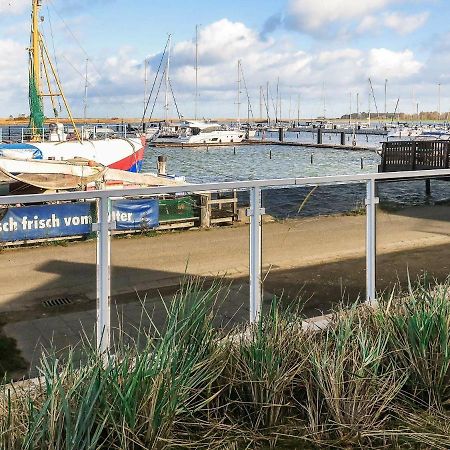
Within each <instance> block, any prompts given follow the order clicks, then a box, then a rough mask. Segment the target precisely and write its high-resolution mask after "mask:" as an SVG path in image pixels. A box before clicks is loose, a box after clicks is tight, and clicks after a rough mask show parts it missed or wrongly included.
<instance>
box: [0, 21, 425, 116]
mask: <svg viewBox="0 0 450 450" xmlns="http://www.w3.org/2000/svg"><path fill="white" fill-rule="evenodd" d="M25 46H26V45H25V44H19V43H17V42H15V41H13V40H4V41H1V40H0V54H2V55H3V56H4V57H3V58H2V59H1V60H0V98H2V102H1V103H0V116H7V115H9V114H10V113H15V112H25V110H26V109H24V106H25V107H26V102H27V99H28V95H27V61H26V51H25ZM58 51H59V52H61V53H58V60H59V63H58V65H59V70H60V74H61V79H62V82H63V87H64V88H65V92H66V94H67V96H68V97H69V99H70V103H71V105H72V108H73V112H74V114H75V115H81V114H82V99H83V86H84V77H83V73H84V57H85V56H84V55H83V54H82V53H81V51H80V50H79V49H75V48H74V47H66V48H58ZM62 53H64V54H65V57H64V58H63V57H62V56H61V54H62ZM194 56H195V46H194V43H193V42H192V40H186V41H182V42H178V43H176V44H174V46H173V51H172V58H171V71H170V78H171V80H172V85H173V89H174V91H175V95H176V98H177V102H178V106H179V108H180V111H181V113H182V114H183V115H185V116H189V115H192V114H193V110H194V85H195V72H194ZM160 57H161V54H157V55H153V56H152V59H153V66H157V64H158V63H159V59H160ZM238 59H241V60H242V64H243V68H244V74H245V78H246V83H247V86H248V89H249V93H250V96H251V97H252V102H253V111H254V112H255V113H257V112H259V86H264V87H265V85H266V82H267V81H269V82H270V89H271V93H272V96H275V84H276V82H277V78H278V77H279V79H280V91H281V95H282V98H283V101H284V102H285V106H284V110H286V112H287V110H288V108H287V104H288V102H289V97H290V96H292V98H293V99H296V97H297V95H298V94H300V95H301V98H302V100H301V101H302V111H304V112H303V113H304V114H307V115H308V114H309V115H317V114H318V113H320V111H321V109H322V105H321V101H320V96H321V94H320V93H321V90H322V83H325V85H326V90H327V92H328V93H331V92H333V96H331V95H329V96H328V100H327V111H328V112H329V114H336V115H340V114H342V113H343V112H344V111H346V109H347V102H348V92H349V91H351V90H353V92H356V90H357V89H358V90H359V91H360V92H365V91H367V77H368V76H372V77H373V81H374V84H375V83H376V81H377V80H378V81H379V80H384V78H389V80H390V82H391V80H392V83H390V86H391V87H392V89H393V88H394V84H395V80H398V83H399V85H400V84H401V85H404V86H405V87H406V86H408V80H407V78H408V77H411V76H413V75H415V74H418V73H419V72H420V71H421V69H422V64H421V63H420V62H419V61H417V59H416V57H415V55H414V54H413V52H412V51H410V50H405V51H401V52H394V51H391V50H389V49H385V48H377V49H372V50H362V49H357V48H354V47H351V46H348V47H345V48H330V49H327V50H324V51H320V50H319V51H317V50H315V51H305V50H301V49H299V48H298V47H297V46H294V45H293V44H292V43H291V42H290V41H288V40H277V41H274V40H273V39H272V38H267V39H266V38H263V37H261V36H260V35H259V34H258V33H257V32H255V31H254V30H252V29H251V28H249V27H247V26H246V25H245V24H243V23H241V22H231V21H229V20H227V19H222V20H219V21H217V22H214V23H212V24H210V25H207V26H204V27H202V28H201V31H200V35H199V64H200V67H199V92H200V104H199V113H200V114H201V115H205V116H214V115H216V116H222V117H223V116H224V115H225V116H227V115H228V116H232V115H233V114H234V113H235V109H236V106H235V101H236V87H237V85H236V80H237V60H238ZM67 60H70V61H71V62H72V64H73V65H74V66H75V69H76V70H74V68H72V67H70V64H69V63H68V61H67ZM93 61H94V63H95V66H96V67H97V68H98V72H97V71H96V70H94V67H93V66H92V65H90V68H89V82H90V86H89V89H88V99H89V101H88V103H89V107H88V112H89V114H91V115H97V116H127V115H128V116H139V114H140V113H141V111H142V104H143V93H144V80H143V78H144V70H143V63H142V61H140V60H139V59H138V58H136V57H135V50H134V49H133V48H125V47H124V48H122V49H118V50H117V51H115V52H114V53H110V54H106V55H104V54H102V55H101V56H100V57H97V58H95V57H93ZM420 73H421V74H422V72H420ZM148 77H149V80H150V81H149V84H150V85H151V83H152V81H153V77H154V72H153V71H150V73H149V74H148ZM163 86H164V85H163ZM242 90H243V92H242V98H245V92H244V88H243V87H242ZM5 98H6V101H3V100H4V99H5ZM160 98H161V96H160ZM19 102H21V103H19ZM152 103H153V102H152ZM161 103H162V101H160V102H158V106H157V109H156V112H155V115H156V116H161V114H162V108H161ZM269 103H271V99H269ZM18 105H19V106H18ZM243 109H245V108H243ZM47 112H48V113H50V112H49V110H47ZM172 114H174V108H173V107H172Z"/></svg>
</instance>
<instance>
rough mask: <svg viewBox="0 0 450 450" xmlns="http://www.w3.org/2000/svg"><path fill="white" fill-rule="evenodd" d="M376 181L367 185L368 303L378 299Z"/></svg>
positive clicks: (368, 182)
mask: <svg viewBox="0 0 450 450" xmlns="http://www.w3.org/2000/svg"><path fill="white" fill-rule="evenodd" d="M378 202H379V200H378V198H377V197H375V180H374V179H371V180H369V181H367V183H366V301H367V302H374V301H375V297H376V285H375V283H376V281H375V280H376V278H375V274H376V233H377V228H376V205H377V203H378Z"/></svg>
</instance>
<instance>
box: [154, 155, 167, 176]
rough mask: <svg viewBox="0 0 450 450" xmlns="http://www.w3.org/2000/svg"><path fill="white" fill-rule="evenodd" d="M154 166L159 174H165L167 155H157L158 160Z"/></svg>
mask: <svg viewBox="0 0 450 450" xmlns="http://www.w3.org/2000/svg"><path fill="white" fill-rule="evenodd" d="M156 168H157V171H158V176H159V175H167V156H165V155H159V156H158V162H157V164H156Z"/></svg>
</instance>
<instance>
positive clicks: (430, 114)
mask: <svg viewBox="0 0 450 450" xmlns="http://www.w3.org/2000/svg"><path fill="white" fill-rule="evenodd" d="M449 117H450V112H441V114H439V112H438V111H421V112H419V114H407V113H403V112H400V113H396V114H394V113H387V114H384V113H380V114H377V113H376V112H375V113H374V112H371V113H370V118H371V119H375V120H376V119H378V118H379V119H383V120H386V119H389V120H392V119H394V120H400V121H402V120H448V119H449ZM348 118H349V114H344V115H343V116H341V119H347V120H348ZM351 118H352V119H353V120H365V119H368V118H369V113H367V112H361V113H359V114H356V113H354V114H352V115H351Z"/></svg>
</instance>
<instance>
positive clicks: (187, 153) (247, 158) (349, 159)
mask: <svg viewBox="0 0 450 450" xmlns="http://www.w3.org/2000/svg"><path fill="white" fill-rule="evenodd" d="M11 128H12V130H11V131H12V133H13V134H14V133H16V134H17V133H19V131H20V127H11ZM8 132H9V130H8V129H7V127H5V128H4V129H3V136H4V137H6V136H7V134H8ZM257 137H258V136H257ZM277 138H278V133H266V139H268V140H275V139H277ZM346 139H349V140H350V141H351V140H352V137H351V136H347V137H346ZM385 139H386V137H385V136H379V135H367V136H366V135H364V134H362V135H356V143H357V145H360V146H365V147H371V148H373V149H376V148H377V147H379V146H380V143H381V142H382V141H384V140H385ZM285 140H286V141H298V142H308V143H314V142H316V140H317V134H316V133H311V132H300V133H296V132H295V133H294V132H287V133H285ZM339 140H340V136H339V135H338V134H328V133H326V134H324V135H323V142H324V143H332V144H338V143H340V142H339ZM350 141H347V143H349V144H350ZM235 151H236V154H234V151H233V146H230V147H212V148H209V149H208V150H206V148H190V149H181V148H164V149H162V148H160V149H155V148H148V149H147V151H146V156H145V160H144V171H150V172H155V171H156V158H157V156H158V155H161V154H165V155H167V157H168V171H169V173H171V174H177V175H183V176H185V177H186V180H187V181H189V182H194V183H195V182H211V181H233V180H248V179H250V180H253V179H263V178H286V177H307V176H323V175H344V174H355V173H362V172H377V170H378V164H379V162H380V157H379V156H378V155H377V154H376V153H375V152H372V151H350V150H337V149H323V148H307V147H296V146H292V147H290V146H276V145H274V146H270V145H252V146H237V147H235ZM270 154H271V155H272V158H270V157H269V155H270ZM311 158H312V163H311ZM361 161H362V164H363V168H362V169H361ZM310 190H311V188H290V189H276V190H275V189H269V190H266V191H264V192H263V202H264V206H265V208H266V209H267V212H268V213H269V214H272V215H275V216H277V217H290V216H298V215H301V216H310V215H317V214H332V213H339V212H345V211H350V210H353V209H355V208H359V207H361V205H363V204H364V196H365V188H364V186H362V185H350V186H335V187H331V186H323V187H319V188H317V189H316V190H315V191H314V193H313V194H312V195H311V196H310V198H309V199H308V202H307V203H306V204H305V205H304V207H303V208H302V210H301V211H300V212H299V207H300V205H301V204H302V202H303V200H304V198H305V197H306V195H307V194H308V193H309V192H310ZM379 196H380V200H381V202H382V204H383V205H385V206H391V207H401V206H409V205H418V204H426V203H431V204H433V203H435V202H440V201H446V200H448V199H450V183H445V182H439V181H433V182H432V195H431V196H430V197H426V195H425V188H424V182H423V181H410V182H399V183H384V184H382V185H380V187H379ZM240 201H241V203H245V202H247V196H246V194H245V193H242V194H240Z"/></svg>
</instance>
